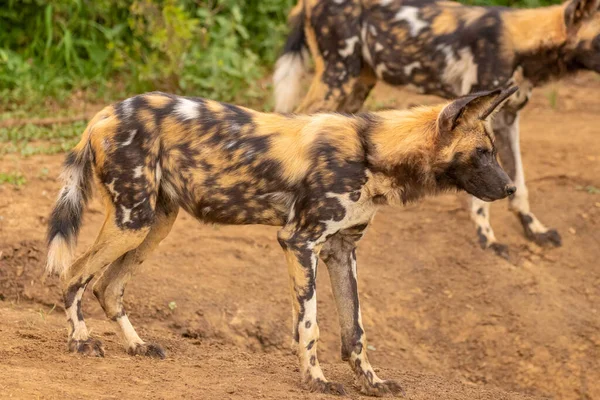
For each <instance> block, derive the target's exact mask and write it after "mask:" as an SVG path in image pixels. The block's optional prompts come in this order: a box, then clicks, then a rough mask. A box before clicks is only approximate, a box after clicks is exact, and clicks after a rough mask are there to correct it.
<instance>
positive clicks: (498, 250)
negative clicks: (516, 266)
mask: <svg viewBox="0 0 600 400" xmlns="http://www.w3.org/2000/svg"><path fill="white" fill-rule="evenodd" d="M488 249H490V250H492V251H493V252H494V253H495V254H496V255H497V256H498V257H502V258H504V259H505V260H508V259H509V258H510V253H509V251H508V246H507V245H505V244H502V243H498V242H494V243H492V244H490V246H489V247H488Z"/></svg>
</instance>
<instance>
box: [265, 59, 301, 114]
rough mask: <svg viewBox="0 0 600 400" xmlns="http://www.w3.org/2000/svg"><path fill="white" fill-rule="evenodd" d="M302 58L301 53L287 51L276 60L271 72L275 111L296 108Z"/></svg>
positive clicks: (298, 98) (299, 88)
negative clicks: (273, 69)
mask: <svg viewBox="0 0 600 400" xmlns="http://www.w3.org/2000/svg"><path fill="white" fill-rule="evenodd" d="M305 51H306V50H303V52H305ZM304 58H305V57H303V54H302V53H287V54H284V55H283V56H281V57H280V58H279V60H277V64H275V73H274V74H273V84H274V86H275V111H276V112H281V113H289V112H292V111H294V108H296V105H297V104H298V101H299V100H300V96H301V94H300V91H301V89H302V87H301V86H302V85H301V80H302V77H303V76H304Z"/></svg>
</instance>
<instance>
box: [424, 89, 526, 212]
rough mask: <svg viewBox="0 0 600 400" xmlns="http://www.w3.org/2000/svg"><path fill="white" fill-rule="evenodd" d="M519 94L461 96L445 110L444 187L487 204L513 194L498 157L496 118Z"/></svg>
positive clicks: (439, 169) (441, 142)
mask: <svg viewBox="0 0 600 400" xmlns="http://www.w3.org/2000/svg"><path fill="white" fill-rule="evenodd" d="M516 91H517V87H516V86H513V87H511V88H509V89H504V90H500V89H497V90H493V91H489V92H480V93H473V94H470V95H467V96H463V97H460V98H458V99H456V100H455V101H453V102H452V103H450V104H448V105H447V106H446V107H444V108H443V109H442V111H441V112H440V114H439V116H438V121H437V124H438V135H439V136H438V138H439V139H438V144H437V149H436V157H437V161H436V163H435V165H436V167H435V168H436V179H437V180H438V183H439V184H440V185H444V186H454V187H456V188H458V189H461V190H465V191H467V192H468V193H470V194H472V195H473V196H475V197H478V198H480V199H481V200H485V201H493V200H499V199H502V198H504V197H506V196H509V195H511V194H513V193H514V192H515V190H516V188H515V186H514V184H513V182H512V181H511V179H510V178H509V177H508V175H507V174H506V172H504V170H503V169H502V167H501V166H500V164H499V163H498V160H497V158H496V148H495V146H494V136H493V132H492V128H491V124H490V118H491V117H492V115H493V114H494V113H495V112H496V111H497V110H498V109H499V108H500V107H501V106H502V104H503V103H504V102H505V101H506V100H507V99H508V98H509V97H510V96H511V95H512V94H513V93H515V92H516Z"/></svg>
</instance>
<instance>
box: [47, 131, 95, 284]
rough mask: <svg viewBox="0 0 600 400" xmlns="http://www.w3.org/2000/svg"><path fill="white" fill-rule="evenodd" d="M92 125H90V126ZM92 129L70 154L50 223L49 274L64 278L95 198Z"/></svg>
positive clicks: (66, 161)
mask: <svg viewBox="0 0 600 400" xmlns="http://www.w3.org/2000/svg"><path fill="white" fill-rule="evenodd" d="M90 125H91V123H90ZM89 131H90V127H89V125H88V128H87V129H86V133H85V134H84V137H83V138H82V140H81V142H79V144H78V145H77V146H76V147H75V148H74V149H73V150H72V151H71V152H70V153H69V155H68V156H67V159H66V160H65V164H64V170H63V173H62V175H61V178H62V180H63V181H64V186H63V188H62V189H61V191H60V193H59V195H58V199H57V200H56V204H55V205H54V209H53V210H52V214H51V215H50V220H49V221H48V262H47V264H46V273H47V274H49V275H59V276H61V277H64V276H65V275H66V273H67V271H68V270H69V268H70V267H71V262H72V258H73V253H74V251H75V244H76V243H77V235H78V234H79V228H80V227H81V219H82V217H83V210H84V208H85V206H86V204H87V202H88V200H89V198H90V196H91V194H92V182H93V178H92V159H91V154H90V153H91V151H90V149H89V144H88V139H89Z"/></svg>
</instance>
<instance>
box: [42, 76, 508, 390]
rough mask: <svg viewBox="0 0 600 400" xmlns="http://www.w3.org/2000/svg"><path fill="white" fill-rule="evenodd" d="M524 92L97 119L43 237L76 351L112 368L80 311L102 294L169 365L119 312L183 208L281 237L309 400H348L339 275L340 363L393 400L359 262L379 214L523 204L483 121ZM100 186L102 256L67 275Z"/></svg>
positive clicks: (156, 102) (126, 327)
mask: <svg viewBox="0 0 600 400" xmlns="http://www.w3.org/2000/svg"><path fill="white" fill-rule="evenodd" d="M515 90H516V88H513V89H512V90H508V91H502V92H501V91H499V90H498V91H494V92H486V93H480V94H474V95H469V96H465V97H463V98H460V99H457V100H456V101H454V102H452V103H450V104H447V105H440V106H435V107H422V108H416V109H413V110H408V111H386V112H380V113H368V114H360V115H355V116H349V115H340V114H317V115H312V116H300V115H279V114H265V113H259V112H256V111H253V110H249V109H246V108H243V107H238V106H234V105H229V104H223V103H218V102H215V101H210V100H205V99H200V98H189V97H179V96H173V95H168V94H164V93H149V94H144V95H140V96H136V97H133V98H130V99H127V100H125V101H122V102H120V103H117V104H114V105H111V106H109V107H106V108H105V109H104V110H102V111H101V112H100V113H98V115H97V116H96V117H94V119H93V120H92V121H91V122H90V124H89V125H88V127H87V128H86V130H85V133H84V135H83V138H82V140H81V142H80V143H79V144H78V145H77V147H75V149H73V151H72V152H71V153H70V154H69V156H68V157H67V160H66V166H65V171H67V178H66V185H65V187H64V188H63V190H62V191H61V195H60V197H59V200H58V201H57V203H56V205H55V208H54V211H53V212H52V217H51V219H50V223H49V237H48V240H49V247H50V248H49V258H48V267H47V270H48V272H58V273H60V274H62V276H63V278H64V280H65V282H66V287H65V291H64V301H65V309H66V313H67V318H68V321H69V324H70V329H69V349H70V350H71V351H74V352H81V353H85V354H91V355H100V356H101V355H103V354H104V350H103V347H102V344H101V343H100V341H98V340H97V339H93V338H91V337H90V336H89V334H88V331H87V328H86V325H85V322H84V320H83V315H82V312H81V298H82V296H83V293H84V291H85V289H86V287H87V285H88V283H89V282H90V281H91V280H92V279H93V277H94V276H97V275H100V278H99V279H98V280H97V282H96V284H95V285H94V294H95V296H96V297H97V299H98V301H99V302H100V304H101V306H102V308H103V309H104V311H105V312H106V315H107V317H108V318H110V319H111V320H113V321H115V322H116V323H117V324H118V325H119V327H120V328H121V330H122V333H123V335H124V337H125V340H126V342H127V350H128V352H129V353H130V354H140V355H146V356H153V357H164V352H163V350H162V349H161V348H160V346H157V345H154V344H148V343H145V342H144V341H143V340H142V339H141V338H140V337H139V336H138V335H137V333H136V332H135V330H134V328H133V326H132V325H131V323H130V322H129V319H128V317H127V315H126V313H125V310H124V308H123V292H124V288H125V284H126V283H127V281H128V280H129V279H130V278H131V276H132V273H133V272H134V270H135V268H136V267H137V266H138V265H139V264H141V263H142V262H143V261H144V259H145V258H146V257H147V256H148V254H149V253H150V252H151V251H152V250H153V249H154V248H156V246H157V245H158V243H159V242H160V241H161V240H162V239H164V238H165V237H166V236H167V235H168V233H169V231H170V229H171V227H172V225H173V223H174V221H175V219H176V216H177V213H178V210H179V208H183V209H184V210H185V211H187V212H188V213H189V214H191V215H193V216H194V217H196V218H197V219H198V220H200V221H204V222H211V223H220V224H266V225H276V226H281V227H282V229H281V230H280V231H279V234H278V240H279V243H280V244H281V247H282V248H283V250H284V252H285V256H286V259H287V262H288V270H289V275H290V288H291V292H292V293H291V294H292V305H293V310H294V312H293V321H294V328H293V337H294V342H295V344H296V347H298V355H299V358H300V368H301V372H302V375H303V377H304V381H305V382H306V384H307V386H308V387H309V388H310V389H311V390H316V391H321V392H329V393H343V388H342V387H341V385H337V384H333V383H331V382H328V381H327V380H326V379H325V377H324V376H323V373H322V371H321V369H320V368H319V362H318V359H317V353H316V352H317V342H318V340H319V330H318V325H317V318H316V285H315V277H316V268H317V258H318V257H319V255H321V256H322V257H323V258H324V259H325V260H326V262H327V263H328V265H329V267H330V268H329V273H330V275H331V277H332V282H333V286H334V294H335V297H336V299H337V303H338V309H339V312H340V323H341V326H342V339H343V349H344V350H343V358H344V359H346V360H349V361H350V362H351V365H352V368H353V370H354V372H355V373H356V376H357V379H358V382H359V386H360V387H361V389H362V390H363V392H365V393H367V394H384V393H399V392H400V391H401V389H400V386H398V385H397V384H396V383H394V382H392V381H382V380H380V379H379V378H378V377H377V376H376V374H375V372H374V371H373V369H372V368H371V366H370V364H369V361H368V359H367V356H366V349H367V346H366V339H365V335H364V330H363V327H362V324H361V319H360V312H359V306H358V292H357V283H356V256H355V246H356V242H357V241H358V239H359V238H360V237H361V236H362V234H363V231H364V230H365V229H366V227H367V225H368V224H369V222H370V221H371V218H372V217H373V215H374V213H375V211H376V210H377V208H378V207H379V206H381V205H384V204H390V203H406V202H409V201H415V200H417V199H419V198H421V197H423V196H425V195H432V194H436V193H438V192H441V191H445V190H455V189H463V190H467V191H469V192H470V193H472V194H474V195H477V196H479V197H480V198H483V199H487V200H493V199H498V198H502V197H505V196H507V195H510V194H512V193H513V192H514V187H512V186H511V183H510V180H509V178H508V176H507V175H506V174H505V173H504V171H502V169H501V168H500V166H499V164H498V162H497V161H496V156H495V147H494V141H493V139H492V136H491V135H490V124H489V121H488V120H487V118H488V116H489V115H490V113H492V112H493V111H494V110H495V109H496V107H497V106H498V104H499V103H500V102H502V101H504V100H505V99H506V98H507V97H508V96H510V95H511V94H512V93H514V91H515ZM94 178H95V180H96V183H97V185H96V186H97V188H98V192H99V193H100V195H101V196H102V198H103V201H104V205H105V214H106V219H105V221H104V225H103V226H102V229H101V231H100V233H99V235H98V238H97V239H96V242H95V243H94V245H93V246H92V247H91V249H89V250H88V251H87V252H85V253H84V254H83V255H82V256H81V257H80V258H78V259H77V260H76V261H75V262H74V263H72V264H66V262H67V261H65V260H68V259H69V258H70V255H71V254H72V253H73V246H74V244H75V240H76V237H77V233H78V227H79V225H80V223H81V218H82V211H83V207H84V205H85V202H86V200H87V198H88V197H89V193H90V189H91V185H92V180H93V179H94Z"/></svg>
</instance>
